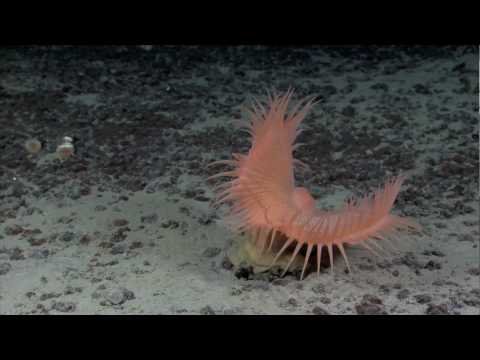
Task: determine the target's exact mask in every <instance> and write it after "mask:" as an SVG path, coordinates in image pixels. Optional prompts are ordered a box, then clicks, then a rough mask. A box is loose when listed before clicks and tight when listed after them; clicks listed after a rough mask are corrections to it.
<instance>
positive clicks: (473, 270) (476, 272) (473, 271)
mask: <svg viewBox="0 0 480 360" xmlns="http://www.w3.org/2000/svg"><path fill="white" fill-rule="evenodd" d="M467 273H469V274H470V275H473V276H479V275H480V269H479V268H471V269H468V270H467Z"/></svg>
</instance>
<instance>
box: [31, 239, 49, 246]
mask: <svg viewBox="0 0 480 360" xmlns="http://www.w3.org/2000/svg"><path fill="white" fill-rule="evenodd" d="M27 241H28V243H29V244H30V246H40V245H43V244H45V243H46V242H47V239H45V238H35V237H31V238H29V239H28V240H27Z"/></svg>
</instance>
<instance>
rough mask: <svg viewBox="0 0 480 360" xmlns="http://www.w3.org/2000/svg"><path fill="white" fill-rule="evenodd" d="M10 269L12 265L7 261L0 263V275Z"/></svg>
mask: <svg viewBox="0 0 480 360" xmlns="http://www.w3.org/2000/svg"><path fill="white" fill-rule="evenodd" d="M10 270H12V265H10V264H9V263H7V262H3V263H0V275H5V274H6V273H8V272H9V271H10Z"/></svg>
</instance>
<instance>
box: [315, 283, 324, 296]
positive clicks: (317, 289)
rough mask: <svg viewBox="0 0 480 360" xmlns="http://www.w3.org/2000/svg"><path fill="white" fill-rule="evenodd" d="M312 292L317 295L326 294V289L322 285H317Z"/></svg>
mask: <svg viewBox="0 0 480 360" xmlns="http://www.w3.org/2000/svg"><path fill="white" fill-rule="evenodd" d="M312 291H313V292H314V293H315V294H324V293H325V287H324V286H323V285H322V284H316V285H314V286H313V287H312Z"/></svg>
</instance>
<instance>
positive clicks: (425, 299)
mask: <svg viewBox="0 0 480 360" xmlns="http://www.w3.org/2000/svg"><path fill="white" fill-rule="evenodd" d="M414 297H415V300H417V303H419V304H426V303H429V302H430V301H432V297H431V296H430V295H428V294H420V295H415V296H414Z"/></svg>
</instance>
